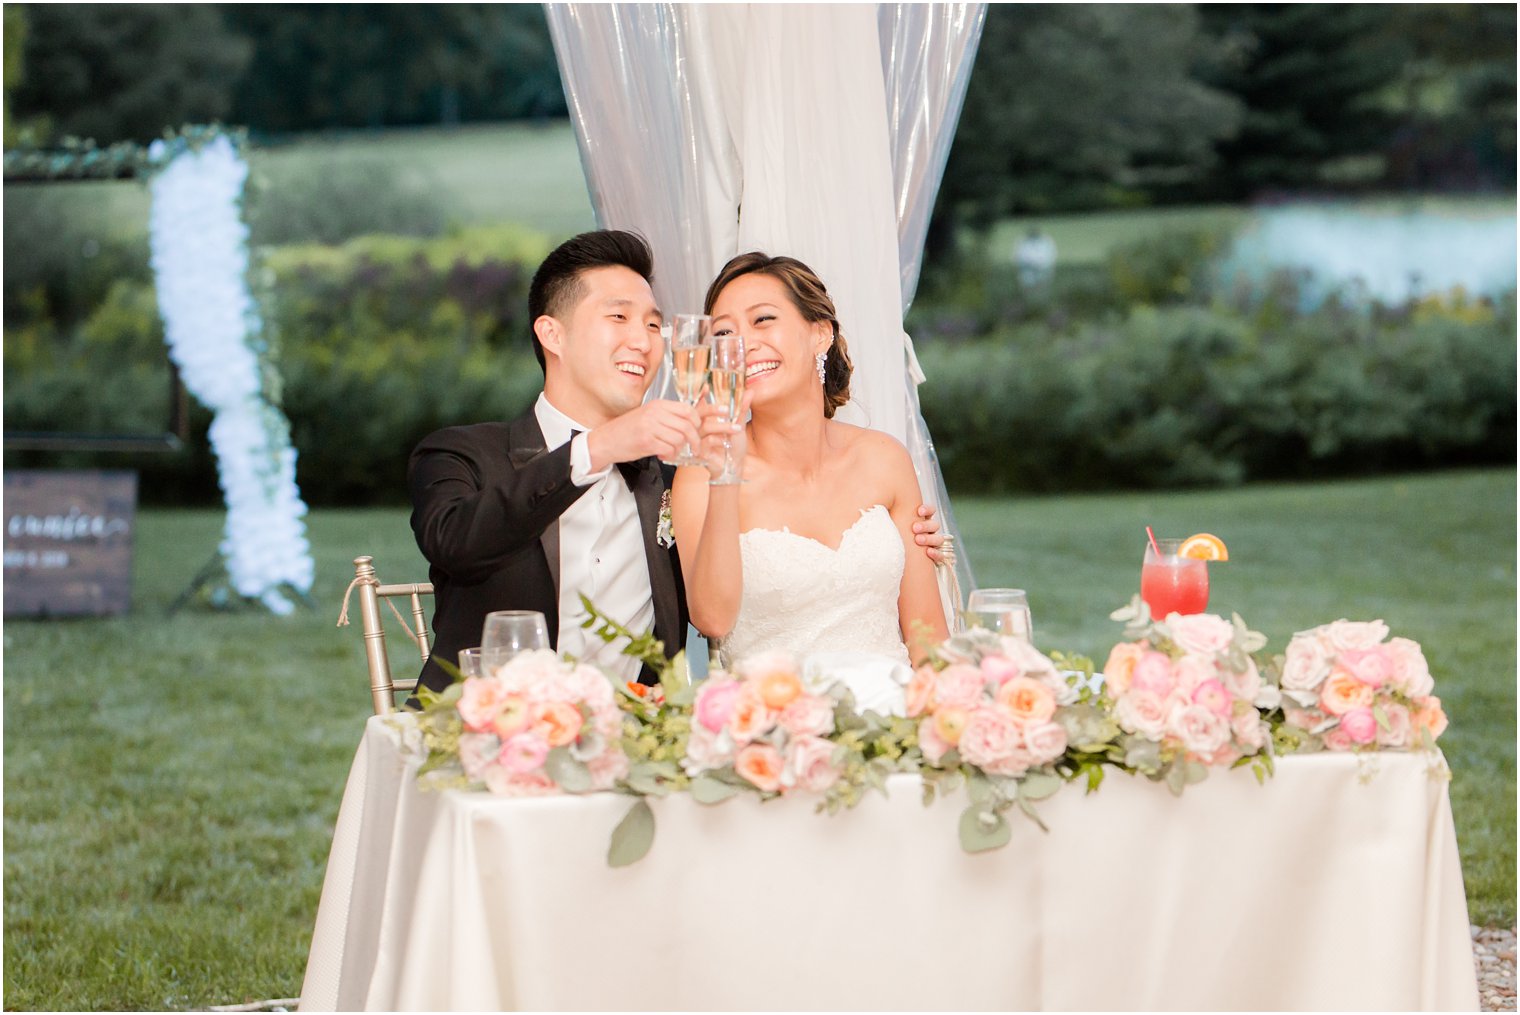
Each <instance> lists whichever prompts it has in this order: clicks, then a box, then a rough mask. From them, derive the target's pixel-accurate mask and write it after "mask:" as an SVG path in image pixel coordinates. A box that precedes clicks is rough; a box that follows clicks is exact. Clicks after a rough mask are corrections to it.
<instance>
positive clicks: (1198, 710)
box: [1171, 705, 1231, 757]
mask: <svg viewBox="0 0 1520 1015" xmlns="http://www.w3.org/2000/svg"><path fill="white" fill-rule="evenodd" d="M1171 720H1172V721H1171V727H1172V732H1173V733H1175V734H1176V735H1177V738H1178V739H1179V740H1181V741H1182V746H1183V748H1185V749H1186V750H1187V751H1188V752H1190V753H1192V754H1197V755H1200V756H1204V757H1210V756H1212V755H1213V754H1214V753H1215V752H1216V751H1218V750H1219V749H1220V748H1222V747H1226V746H1228V745H1229V743H1230V734H1231V729H1230V721H1229V720H1228V719H1226V718H1225V717H1224V716H1220V715H1215V714H1214V713H1213V712H1210V711H1209V710H1208V709H1206V708H1204V707H1203V706H1202V705H1187V706H1185V707H1183V708H1181V709H1178V710H1177V711H1176V712H1175V713H1173V715H1172V716H1171Z"/></svg>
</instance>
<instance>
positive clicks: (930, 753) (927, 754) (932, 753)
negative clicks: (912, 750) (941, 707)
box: [918, 715, 955, 765]
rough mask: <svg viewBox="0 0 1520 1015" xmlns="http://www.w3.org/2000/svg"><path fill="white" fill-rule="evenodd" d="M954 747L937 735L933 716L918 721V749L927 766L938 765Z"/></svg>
mask: <svg viewBox="0 0 1520 1015" xmlns="http://www.w3.org/2000/svg"><path fill="white" fill-rule="evenodd" d="M954 746H955V745H954V744H952V743H949V742H947V741H946V740H945V738H944V737H942V736H940V735H939V732H938V731H937V730H936V729H935V718H934V716H932V715H926V716H924V717H923V718H922V719H920V720H919V721H918V749H919V750H920V751H922V752H923V755H924V760H925V761H927V762H928V763H929V764H931V765H938V764H939V763H940V761H941V760H942V759H943V758H944V757H945V755H946V754H948V753H950V748H952V747H954Z"/></svg>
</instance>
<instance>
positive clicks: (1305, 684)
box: [1282, 635, 1330, 691]
mask: <svg viewBox="0 0 1520 1015" xmlns="http://www.w3.org/2000/svg"><path fill="white" fill-rule="evenodd" d="M1329 675H1330V654H1329V653H1328V652H1326V651H1325V647H1324V646H1323V645H1321V644H1320V643H1319V641H1318V639H1316V638H1313V637H1306V636H1304V635H1297V636H1295V637H1294V639H1293V640H1292V641H1290V642H1289V643H1288V653H1287V656H1286V658H1285V659H1284V660H1283V671H1282V686H1283V687H1284V688H1285V689H1287V690H1290V691H1312V690H1314V689H1315V688H1316V687H1318V686H1319V685H1320V684H1321V683H1323V682H1324V679H1325V678H1326V677H1328V676H1329Z"/></svg>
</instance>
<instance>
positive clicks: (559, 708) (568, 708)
mask: <svg viewBox="0 0 1520 1015" xmlns="http://www.w3.org/2000/svg"><path fill="white" fill-rule="evenodd" d="M584 722H585V719H584V718H583V717H582V716H581V710H580V709H578V708H576V707H575V706H574V705H572V704H570V703H569V702H565V701H541V702H537V703H536V704H533V705H531V706H529V708H528V724H529V726H531V727H532V730H533V732H534V733H536V734H538V735H539V736H541V737H543V738H544V740H545V741H547V742H548V744H549V746H550V747H563V746H565V745H566V744H568V743H570V742H572V741H573V740H575V738H576V736H578V735H579V734H580V731H581V725H582V723H584Z"/></svg>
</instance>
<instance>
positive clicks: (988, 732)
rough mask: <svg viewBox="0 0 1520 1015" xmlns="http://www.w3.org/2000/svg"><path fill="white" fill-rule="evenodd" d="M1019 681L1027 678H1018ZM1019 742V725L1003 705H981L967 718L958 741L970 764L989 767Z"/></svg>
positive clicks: (964, 757) (962, 756)
mask: <svg viewBox="0 0 1520 1015" xmlns="http://www.w3.org/2000/svg"><path fill="white" fill-rule="evenodd" d="M1018 679H1019V680H1028V678H1027V677H1019V678H1018ZM1029 682H1030V683H1034V681H1029ZM1019 743H1020V738H1019V726H1018V723H1016V722H1014V721H1013V719H1012V718H1011V717H1010V716H1009V715H1008V714H1007V713H1006V712H1004V711H1003V710H1002V709H1000V708H979V709H977V710H976V711H975V712H972V713H971V716H970V717H969V718H968V719H967V720H966V728H965V729H964V730H962V731H961V735H960V740H959V742H958V744H957V746H959V748H960V752H961V758H962V759H963V760H965V761H966V762H967V763H969V764H972V765H975V766H977V767H978V768H986V767H987V766H988V765H991V764H993V763H995V762H996V761H997V760H998V759H999V758H1002V757H1005V756H1007V755H1008V754H1009V753H1011V752H1012V751H1013V749H1014V748H1015V747H1018V746H1019Z"/></svg>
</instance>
